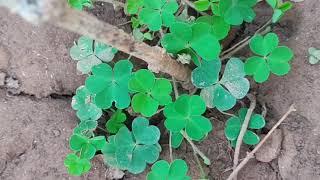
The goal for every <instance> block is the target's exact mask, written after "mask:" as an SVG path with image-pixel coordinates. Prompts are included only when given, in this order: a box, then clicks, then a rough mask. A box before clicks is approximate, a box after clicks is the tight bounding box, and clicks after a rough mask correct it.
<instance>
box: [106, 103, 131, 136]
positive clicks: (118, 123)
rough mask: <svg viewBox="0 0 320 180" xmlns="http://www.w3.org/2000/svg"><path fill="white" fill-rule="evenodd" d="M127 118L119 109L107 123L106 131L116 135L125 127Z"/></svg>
mask: <svg viewBox="0 0 320 180" xmlns="http://www.w3.org/2000/svg"><path fill="white" fill-rule="evenodd" d="M126 119H127V116H126V114H125V113H123V112H122V111H121V110H120V109H118V110H117V111H116V112H115V113H114V114H112V116H111V118H110V119H109V120H108V121H107V123H106V129H107V131H108V132H109V133H111V134H116V133H117V132H118V131H119V129H120V128H121V127H123V126H125V124H124V122H125V121H126Z"/></svg>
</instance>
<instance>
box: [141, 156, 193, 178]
mask: <svg viewBox="0 0 320 180" xmlns="http://www.w3.org/2000/svg"><path fill="white" fill-rule="evenodd" d="M187 172H188V165H187V163H186V162H185V161H184V160H181V159H175V160H174V161H173V162H172V163H170V164H169V163H168V162H167V161H165V160H160V161H157V162H156V163H154V164H153V165H152V167H151V172H149V173H148V175H147V180H163V179H168V180H171V179H172V180H191V177H189V176H187Z"/></svg>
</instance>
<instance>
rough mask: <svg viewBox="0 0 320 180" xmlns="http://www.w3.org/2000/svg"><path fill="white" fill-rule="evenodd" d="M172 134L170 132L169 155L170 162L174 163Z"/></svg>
mask: <svg viewBox="0 0 320 180" xmlns="http://www.w3.org/2000/svg"><path fill="white" fill-rule="evenodd" d="M171 138H172V132H171V131H170V132H169V153H170V161H171V162H172V161H173V155H172V145H171V143H172V139H171Z"/></svg>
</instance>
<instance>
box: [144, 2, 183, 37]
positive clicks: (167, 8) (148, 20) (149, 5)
mask: <svg viewBox="0 0 320 180" xmlns="http://www.w3.org/2000/svg"><path fill="white" fill-rule="evenodd" d="M178 7H179V6H178V3H177V2H176V0H169V1H164V0H149V1H144V2H143V8H142V9H141V11H140V12H139V20H140V22H141V23H142V24H146V25H147V26H148V28H149V29H150V30H151V31H158V30H160V29H161V27H162V26H166V27H169V26H170V25H171V24H172V23H174V22H175V17H174V13H175V12H176V11H177V10H178Z"/></svg>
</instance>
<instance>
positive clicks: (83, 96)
mask: <svg viewBox="0 0 320 180" xmlns="http://www.w3.org/2000/svg"><path fill="white" fill-rule="evenodd" d="M92 101H93V96H91V94H90V92H89V91H88V89H87V88H86V87H85V86H80V87H78V89H77V90H76V95H74V96H73V97H72V102H71V106H72V108H73V109H74V110H76V111H77V117H78V118H79V119H80V120H81V121H87V120H98V119H99V118H100V117H101V115H102V110H101V109H100V108H98V107H97V106H96V105H95V104H94V103H93V102H92Z"/></svg>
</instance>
